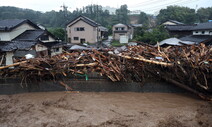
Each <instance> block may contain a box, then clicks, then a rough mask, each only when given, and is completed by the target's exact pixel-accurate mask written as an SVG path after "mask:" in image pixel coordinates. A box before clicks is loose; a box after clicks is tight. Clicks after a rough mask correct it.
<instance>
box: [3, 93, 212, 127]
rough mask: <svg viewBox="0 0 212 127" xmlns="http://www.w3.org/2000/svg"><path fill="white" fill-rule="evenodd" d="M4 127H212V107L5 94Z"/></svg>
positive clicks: (144, 96)
mask: <svg viewBox="0 0 212 127" xmlns="http://www.w3.org/2000/svg"><path fill="white" fill-rule="evenodd" d="M0 127H212V103H210V102H206V101H202V100H199V99H197V98H193V97H190V96H187V95H184V94H170V93H132V92H107V93H104V92H100V93H95V92H79V93H77V92H46V93H25V94H16V95H0Z"/></svg>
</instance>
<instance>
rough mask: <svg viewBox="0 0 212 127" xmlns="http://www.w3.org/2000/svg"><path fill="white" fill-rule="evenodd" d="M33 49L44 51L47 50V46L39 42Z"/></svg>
mask: <svg viewBox="0 0 212 127" xmlns="http://www.w3.org/2000/svg"><path fill="white" fill-rule="evenodd" d="M35 50H36V51H37V52H40V51H45V50H47V47H46V46H44V45H41V44H37V45H35Z"/></svg>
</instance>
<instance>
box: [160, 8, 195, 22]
mask: <svg viewBox="0 0 212 127" xmlns="http://www.w3.org/2000/svg"><path fill="white" fill-rule="evenodd" d="M169 19H171V20H177V21H180V22H183V23H185V24H192V23H195V22H197V21H198V18H197V15H196V13H195V10H194V9H191V8H188V7H180V6H168V7H167V8H166V9H161V10H160V13H159V14H158V15H157V22H158V24H161V23H163V22H165V21H167V20H169Z"/></svg>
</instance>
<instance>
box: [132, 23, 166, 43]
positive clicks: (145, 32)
mask: <svg viewBox="0 0 212 127" xmlns="http://www.w3.org/2000/svg"><path fill="white" fill-rule="evenodd" d="M169 37H170V36H169V34H168V32H167V31H166V30H165V29H164V27H163V26H158V27H156V28H153V29H148V28H147V27H146V28H139V29H138V31H135V40H136V41H140V42H144V43H148V44H151V45H155V44H156V43H157V42H160V41H162V40H164V39H167V38H169Z"/></svg>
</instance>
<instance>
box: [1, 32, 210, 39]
mask: <svg viewBox="0 0 212 127" xmlns="http://www.w3.org/2000/svg"><path fill="white" fill-rule="evenodd" d="M209 34H210V35H212V31H210V32H209ZM0 40H1V38H0Z"/></svg>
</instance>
